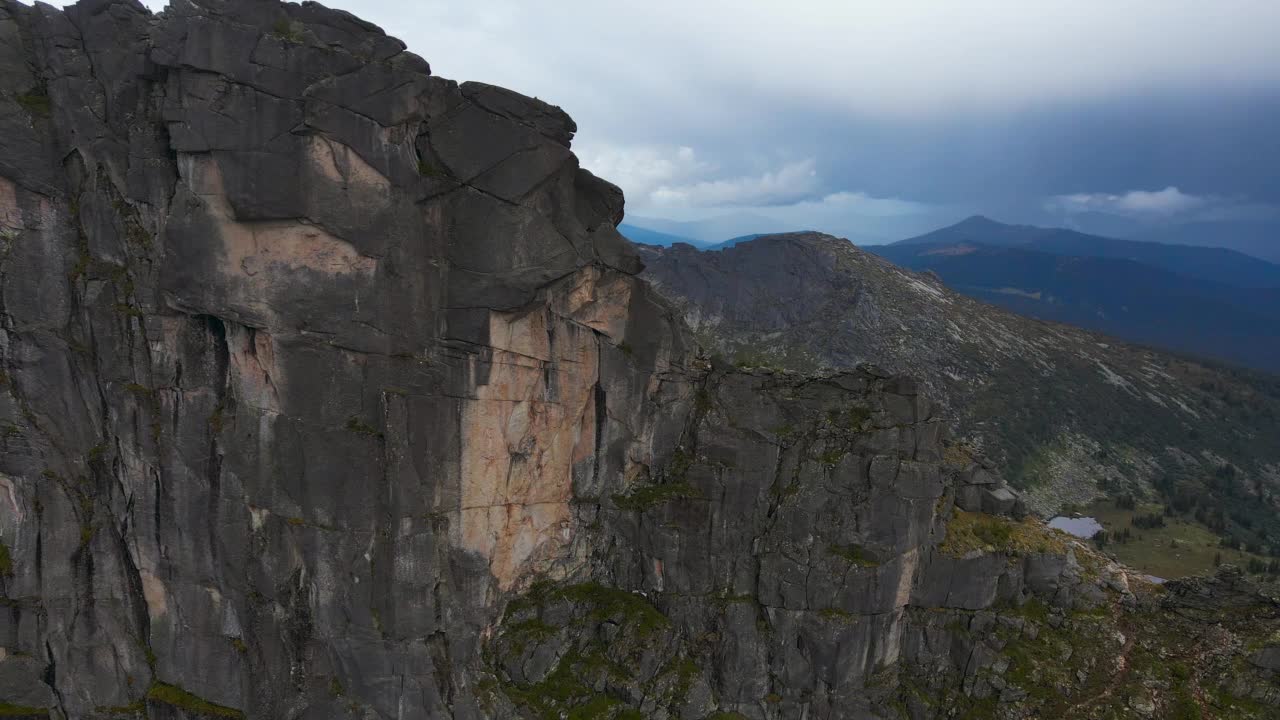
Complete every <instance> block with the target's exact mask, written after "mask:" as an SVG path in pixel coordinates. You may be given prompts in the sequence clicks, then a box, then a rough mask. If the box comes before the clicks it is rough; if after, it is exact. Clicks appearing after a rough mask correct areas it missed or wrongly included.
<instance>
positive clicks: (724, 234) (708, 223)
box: [618, 212, 800, 247]
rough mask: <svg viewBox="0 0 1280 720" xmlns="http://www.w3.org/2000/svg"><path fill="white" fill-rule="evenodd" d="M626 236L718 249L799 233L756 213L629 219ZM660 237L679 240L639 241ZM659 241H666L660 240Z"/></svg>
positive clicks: (623, 230) (630, 216)
mask: <svg viewBox="0 0 1280 720" xmlns="http://www.w3.org/2000/svg"><path fill="white" fill-rule="evenodd" d="M618 229H619V230H620V231H622V234H623V235H625V236H626V237H627V238H628V239H630V240H631V241H632V242H639V243H644V244H647V245H662V246H664V247H666V246H670V245H671V243H672V242H686V243H688V244H690V245H693V246H694V247H707V246H711V245H716V244H719V243H722V242H725V241H726V240H728V239H730V238H740V237H742V236H744V235H759V234H760V233H778V232H789V231H792V230H799V229H800V228H798V227H793V226H791V225H788V224H786V223H784V222H781V221H778V220H774V219H773V218H768V217H765V216H763V215H756V214H754V213H745V212H743V213H730V214H726V215H717V216H715V217H711V218H705V219H702V220H667V219H665V218H654V217H643V216H639V215H627V217H626V221H625V222H624V223H623V224H622V225H620V226H619V227H618ZM651 233H652V234H657V235H659V236H666V237H669V238H679V239H678V240H674V239H673V240H671V241H670V242H650V241H648V240H641V239H640V238H638V237H636V236H635V235H636V234H639V235H648V234H651ZM657 239H659V240H662V239H665V238H664V237H659V238H657Z"/></svg>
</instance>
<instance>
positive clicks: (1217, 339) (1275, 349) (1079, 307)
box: [867, 217, 1280, 372]
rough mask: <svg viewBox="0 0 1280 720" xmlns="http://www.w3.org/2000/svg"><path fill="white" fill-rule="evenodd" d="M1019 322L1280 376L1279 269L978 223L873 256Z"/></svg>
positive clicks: (1221, 256) (1212, 254) (1232, 257)
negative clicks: (1014, 315)
mask: <svg viewBox="0 0 1280 720" xmlns="http://www.w3.org/2000/svg"><path fill="white" fill-rule="evenodd" d="M867 249H868V250H870V251H871V252H874V253H876V254H878V255H880V256H882V257H884V258H886V259H888V260H891V261H892V262H894V263H896V264H898V265H900V266H902V267H907V268H910V269H912V270H918V271H932V272H934V273H935V274H937V276H938V277H939V278H940V279H941V280H942V281H943V282H945V283H947V284H948V285H950V286H951V287H953V288H955V289H956V290H958V291H960V292H963V293H965V294H967V295H970V296H973V297H976V298H979V299H981V300H985V301H987V302H990V303H992V304H994V305H1000V306H1002V307H1005V308H1008V309H1010V310H1013V311H1015V312H1019V313H1022V314H1024V315H1030V316H1032V317H1037V318H1042V319H1045V320H1055V321H1059V322H1065V323H1070V324H1072V325H1077V326H1080V327H1084V328H1089V329H1092V330H1098V331H1101V332H1105V333H1107V334H1110V335H1114V336H1116V337H1120V338H1124V339H1126V340H1129V341H1132V342H1140V343H1146V344H1151V345H1157V346H1161V347H1166V348H1170V349H1173V350H1179V351H1183V352H1188V353H1192V354H1196V355H1201V356H1206V357H1217V358H1221V359H1224V360H1229V361H1232V362H1236V363H1240V364H1244V365H1249V366H1251V367H1255V368H1259V369H1263V370H1268V371H1271V372H1280V266H1277V265H1273V264H1271V263H1268V262H1266V261H1263V260H1259V259H1257V258H1252V257H1249V256H1247V255H1243V254H1241V253H1238V252H1235V251H1232V250H1226V249H1222V248H1201V247H1191V246H1182V245H1165V244H1160V243H1146V242H1138V241H1132V240H1116V239H1111V238H1104V237H1099V236H1095V235H1086V234H1083V233H1078V232H1075V231H1071V230H1060V229H1052V228H1038V227H1031V226H1026V225H1006V224H1003V223H998V222H995V221H993V220H990V219H988V218H984V217H973V218H969V219H968V220H965V221H963V222H961V223H958V224H956V225H952V226H950V227H946V228H943V229H941V230H936V231H934V232H931V233H928V234H926V235H922V236H920V237H916V238H910V239H908V240H904V241H902V242H899V243H894V244H893V245H887V246H878V247H869V248H867Z"/></svg>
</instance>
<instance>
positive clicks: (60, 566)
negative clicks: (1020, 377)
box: [0, 1, 687, 718]
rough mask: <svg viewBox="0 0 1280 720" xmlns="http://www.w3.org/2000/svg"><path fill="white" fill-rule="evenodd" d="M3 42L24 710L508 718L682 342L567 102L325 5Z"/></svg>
mask: <svg viewBox="0 0 1280 720" xmlns="http://www.w3.org/2000/svg"><path fill="white" fill-rule="evenodd" d="M0 35H3V45H2V46H0V47H3V57H2V58H0V66H2V67H3V72H0V84H3V87H2V88H0V93H2V94H0V222H2V223H3V224H2V228H3V245H4V246H3V252H4V259H3V312H4V327H3V345H2V352H3V360H4V366H5V367H4V369H5V373H4V376H3V377H4V380H5V386H4V392H3V394H2V398H0V418H2V419H0V422H2V423H3V426H4V428H5V430H4V432H3V439H2V440H0V443H2V446H3V452H2V454H0V465H2V467H0V472H2V473H3V475H0V484H2V485H3V492H2V493H0V495H3V501H4V511H3V512H0V538H2V540H3V542H4V548H5V550H4V553H5V555H4V557H5V558H7V559H6V560H5V563H4V568H3V570H4V572H3V577H0V586H2V587H3V595H4V597H5V598H6V601H5V603H6V611H5V613H4V616H3V621H0V645H2V646H3V647H4V651H3V654H0V667H3V670H2V671H0V700H3V701H5V702H8V703H10V704H13V705H20V706H24V707H29V708H49V709H51V711H53V712H57V713H63V714H66V715H67V716H69V717H89V716H93V715H94V714H95V713H102V712H105V711H103V710H102V709H103V708H131V707H137V708H142V707H144V706H146V705H147V704H148V703H150V705H153V706H157V707H158V706H159V705H163V702H162V701H164V700H165V698H166V697H168V699H169V700H174V698H175V697H176V698H182V697H192V698H201V699H203V701H204V702H207V703H211V704H213V705H216V706H222V707H226V708H236V709H240V710H242V711H244V712H245V713H247V714H249V715H250V716H253V717H262V718H283V717H302V716H306V717H332V716H336V715H337V712H338V708H344V709H345V708H348V707H356V708H359V709H360V712H364V713H367V714H369V716H370V717H447V716H457V717H479V716H480V715H482V714H483V713H482V712H481V711H480V710H478V709H477V707H476V704H475V701H474V699H473V693H472V687H471V686H472V685H473V684H474V678H473V675H474V670H475V667H476V666H477V663H478V654H477V653H478V651H479V648H480V640H481V639H482V637H483V635H484V633H485V632H486V628H487V627H489V626H490V625H491V624H492V623H493V621H494V620H495V617H496V613H497V609H498V608H499V607H500V604H499V603H500V601H501V599H502V598H503V597H504V595H505V594H506V593H508V592H509V591H511V590H513V589H516V588H518V587H520V586H521V584H522V583H524V584H527V582H528V579H529V578H530V577H532V576H534V575H538V576H542V577H553V578H554V577H559V576H562V575H564V574H566V573H567V572H569V571H571V570H572V569H573V568H575V567H576V566H577V565H578V564H580V563H581V562H582V561H583V558H584V557H585V555H586V550H585V549H584V546H583V544H582V541H581V540H580V534H581V532H580V530H579V528H578V522H577V521H576V518H577V516H578V511H577V510H576V509H575V506H574V504H573V503H572V502H571V501H572V500H573V498H574V497H575V496H576V495H581V494H591V493H594V494H600V493H601V492H602V490H601V488H603V487H604V486H605V485H606V484H608V485H611V486H614V485H617V484H618V483H620V482H621V480H620V478H622V477H623V476H624V473H625V471H626V470H627V469H628V467H630V466H631V465H634V464H635V463H636V462H639V461H640V459H643V458H647V457H649V456H651V455H652V453H653V442H654V437H655V433H656V434H657V436H661V434H662V430H661V427H660V426H661V425H662V423H661V421H660V417H659V415H660V413H657V412H654V410H653V408H652V407H651V405H650V404H651V403H652V402H654V401H655V400H656V399H658V398H660V397H662V396H663V395H666V394H671V392H673V391H671V390H669V389H668V388H667V387H666V386H665V385H664V384H663V382H662V379H661V378H662V377H663V376H664V375H665V374H666V373H669V372H675V373H677V374H678V373H679V372H681V370H682V368H683V367H684V366H685V364H686V362H687V353H686V351H685V349H684V345H683V340H682V339H681V337H680V336H679V335H678V334H676V333H675V332H673V330H672V324H671V320H670V317H669V316H668V315H667V314H666V312H665V310H664V309H662V308H661V307H659V306H657V305H655V304H654V303H653V301H652V300H650V298H649V295H648V291H647V289H646V288H645V287H644V286H643V285H641V284H639V283H638V282H637V281H636V280H635V279H634V278H633V277H632V275H631V274H632V273H634V272H636V271H637V270H638V269H639V265H638V263H637V261H636V259H635V257H634V255H633V254H632V251H631V250H630V249H629V247H627V246H626V244H625V242H624V241H623V240H622V239H621V237H620V236H619V235H618V234H617V232H616V231H615V229H614V225H615V224H616V223H617V221H618V220H619V218H620V217H621V213H622V196H621V193H620V192H619V191H618V190H617V188H615V187H613V186H612V185H609V184H608V183H606V182H604V181H601V180H598V179H596V178H594V177H592V176H591V175H590V174H589V173H587V172H586V171H584V170H581V169H580V168H579V167H578V164H577V161H576V159H575V158H574V156H573V155H572V153H570V151H569V149H568V145H569V140H570V138H571V137H572V135H573V132H574V125H573V122H572V120H570V119H569V117H568V116H567V115H565V114H564V113H563V112H562V111H560V109H559V108H556V107H553V106H550V105H547V104H545V103H542V102H539V101H537V100H532V99H529V98H526V97H523V96H520V95H517V94H515V93H512V92H509V91H506V90H502V89H499V88H495V87H489V86H485V85H479V84H465V85H462V86H459V85H457V84H455V83H453V82H450V81H447V80H442V79H439V78H436V77H433V76H432V75H431V74H430V72H429V69H428V66H427V64H426V63H425V62H423V61H422V60H421V59H420V58H418V57H416V56H415V55H413V54H411V53H408V52H405V50H404V46H403V44H402V43H400V42H399V41H397V40H395V39H392V38H390V37H387V36H386V35H384V34H383V33H382V32H381V31H380V30H378V29H377V28H375V27H373V26H371V25H369V24H367V23H364V22H362V21H360V20H357V19H356V18H354V17H352V16H350V15H348V14H346V13H342V12H337V11H331V10H327V9H324V8H322V7H320V6H318V5H314V4H306V5H302V6H297V5H282V4H278V3H274V2H253V1H243V2H235V1H233V2H211V3H208V2H202V3H199V4H196V3H190V2H175V3H174V4H173V5H172V6H171V7H170V8H169V9H168V10H167V11H166V12H165V13H163V14H162V15H160V16H153V15H151V14H149V13H148V12H147V11H146V10H144V9H143V8H142V7H141V5H139V4H138V3H136V2H124V1H119V2H110V1H108V2H96V1H95V2H84V3H81V4H79V5H76V6H74V7H71V8H68V9H67V10H66V12H59V11H56V10H54V9H52V8H49V7H47V6H39V7H36V8H27V7H24V6H22V5H19V4H16V3H14V2H10V1H6V2H3V3H2V4H0ZM619 347H625V348H626V349H627V351H626V353H624V352H623V351H622V350H620V349H619ZM613 491H614V492H617V491H618V489H617V487H613ZM171 689H177V690H180V691H181V693H185V694H181V695H178V694H174V693H177V690H173V692H171V693H170V695H172V696H173V697H169V696H167V695H166V692H168V691H169V690H171ZM148 693H150V695H151V699H150V700H148ZM175 702H176V701H175ZM193 702H194V701H193ZM140 703H141V704H140ZM171 704H172V703H171ZM178 705H181V702H178ZM152 712H159V711H158V710H156V709H155V707H153V708H152ZM344 712H345V710H344ZM307 713H310V714H307ZM357 714H358V713H357Z"/></svg>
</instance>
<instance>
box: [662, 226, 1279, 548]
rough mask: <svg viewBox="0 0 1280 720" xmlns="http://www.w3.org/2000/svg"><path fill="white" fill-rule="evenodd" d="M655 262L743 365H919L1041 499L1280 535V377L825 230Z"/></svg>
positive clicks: (1244, 538)
mask: <svg viewBox="0 0 1280 720" xmlns="http://www.w3.org/2000/svg"><path fill="white" fill-rule="evenodd" d="M639 249H640V252H641V257H642V259H643V261H644V263H645V271H644V275H643V277H644V278H645V279H647V280H649V281H650V282H651V283H652V284H653V285H654V286H655V287H656V288H657V289H658V290H659V292H661V293H662V294H663V295H665V296H666V297H667V298H668V299H670V300H671V301H672V302H674V303H675V304H676V305H677V307H679V308H680V312H681V314H682V315H683V316H684V317H685V318H686V320H687V321H688V323H689V325H690V326H691V327H692V328H694V330H695V331H696V332H697V334H698V337H699V339H700V340H702V341H703V343H704V345H706V346H707V347H708V348H711V349H713V350H715V351H718V352H720V353H722V354H724V355H725V356H726V357H727V358H729V359H731V360H733V361H735V362H737V363H740V364H743V365H746V366H775V367H785V368H789V369H793V370H797V369H798V370H806V371H812V370H816V369H820V368H824V367H827V368H852V367H856V366H857V365H858V364H860V363H874V364H876V365H879V366H881V367H883V368H885V369H887V370H889V371H890V372H894V373H905V374H909V375H911V376H912V377H915V378H916V379H917V380H918V381H919V382H920V384H921V386H922V387H923V388H924V389H925V391H926V392H927V393H928V394H929V396H930V397H932V398H933V399H934V400H935V401H936V402H938V404H939V405H941V406H942V408H943V412H944V413H945V414H946V416H947V417H948V419H949V420H950V421H951V422H952V423H953V425H954V426H955V429H956V431H957V435H958V436H959V437H961V438H963V439H964V440H965V441H966V442H968V443H970V444H971V445H973V446H974V447H976V448H978V449H980V451H981V452H982V454H984V455H986V456H988V457H990V458H991V459H992V461H993V462H994V463H995V464H996V465H997V467H998V468H999V469H1001V470H1002V471H1003V474H1005V475H1006V476H1007V477H1008V478H1009V479H1010V481H1011V482H1013V483H1014V484H1015V485H1018V486H1019V487H1022V488H1024V489H1026V490H1027V498H1026V499H1027V502H1028V504H1029V505H1030V506H1031V508H1032V509H1034V510H1036V511H1037V512H1040V513H1042V514H1044V515H1046V516H1049V515H1051V514H1054V513H1058V512H1061V511H1062V510H1063V509H1064V508H1065V507H1067V506H1070V505H1087V504H1089V503H1090V502H1091V501H1093V500H1094V499H1096V498H1099V497H1106V496H1112V497H1114V496H1119V495H1124V494H1129V495H1133V496H1135V497H1138V498H1149V499H1161V500H1164V501H1165V502H1168V503H1172V502H1175V500H1176V502H1177V504H1178V506H1179V507H1180V508H1181V509H1189V508H1191V507H1192V506H1195V505H1197V504H1198V505H1199V506H1200V510H1199V512H1197V513H1195V514H1196V515H1197V517H1199V518H1201V519H1202V520H1206V519H1207V520H1208V522H1207V523H1206V524H1207V525H1210V526H1212V527H1213V529H1214V530H1216V531H1217V532H1219V533H1220V534H1222V535H1224V536H1228V537H1232V538H1234V539H1235V540H1237V541H1238V543H1239V544H1241V545H1249V546H1253V547H1254V548H1255V552H1261V551H1262V549H1265V548H1269V547H1276V548H1278V549H1280V445H1278V444H1277V443H1276V442H1275V441H1274V438H1276V437H1280V382H1278V381H1277V379H1276V378H1274V377H1270V376H1267V375H1264V374H1262V373H1256V372H1251V371H1248V370H1243V369H1240V368H1233V367H1227V366H1222V365H1217V364H1215V363H1213V362H1211V361H1204V360H1196V359H1193V358H1187V357H1181V356H1178V355H1176V354H1171V353H1168V352H1161V351H1159V350H1155V349H1152V348H1149V347H1141V346H1135V345H1131V344H1128V343H1125V342H1123V341H1119V340H1116V339H1115V338H1111V337H1107V336H1104V335H1100V334H1098V333H1094V332H1089V331H1087V330H1082V329H1080V328H1077V327H1072V326H1070V325H1063V324H1058V323H1050V322H1043V321H1039V320H1035V319H1032V318H1030V317H1025V316H1022V315H1017V314H1015V313H1012V312H1009V311H1007V310H1004V309H1002V308H998V307H995V306H993V305H988V304H986V303H983V302H980V301H978V300H975V299H973V298H970V297H967V296H965V295H963V294H961V293H959V292H956V291H954V290H952V289H950V288H948V287H947V286H946V285H944V284H943V283H942V281H941V280H939V279H938V277H937V276H936V275H934V274H932V273H928V272H925V273H915V272H911V271H909V270H905V269H903V268H900V267H898V266H896V265H893V264H892V263H890V262H889V261H887V260H886V259H884V258H882V257H879V256H877V255H874V254H872V253H870V252H867V251H865V250H862V249H860V248H857V247H855V246H854V245H853V244H851V243H850V242H848V241H847V240H842V239H840V238H836V237H832V236H830V235H824V234H822V233H816V232H804V233H785V234H780V235H769V236H763V237H758V238H755V239H753V240H750V241H746V242H741V243H738V244H737V245H735V246H733V247H731V248H725V249H722V250H717V251H712V252H702V251H699V250H697V249H696V248H694V247H692V246H690V245H683V244H677V245H674V246H672V247H669V248H662V247H656V246H640V248H639Z"/></svg>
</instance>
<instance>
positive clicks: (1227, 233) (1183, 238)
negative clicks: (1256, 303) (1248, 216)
mask: <svg viewBox="0 0 1280 720" xmlns="http://www.w3.org/2000/svg"><path fill="white" fill-rule="evenodd" d="M1125 237H1127V238H1130V239H1132V240H1146V241H1152V242H1161V243H1173V244H1177V245H1204V246H1210V247H1223V248H1229V249H1231V250H1236V251H1238V252H1242V253H1245V254H1246V255H1252V256H1254V257H1258V258H1262V259H1263V260H1268V261H1270V262H1274V263H1280V221H1277V220H1234V221H1213V222H1211V221H1202V222H1191V223H1181V224H1178V225H1169V226H1164V227H1156V228H1148V229H1145V230H1141V231H1138V232H1136V233H1133V234H1126V235H1125Z"/></svg>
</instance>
